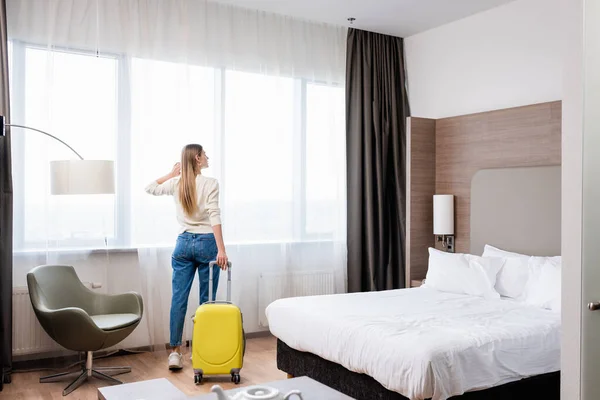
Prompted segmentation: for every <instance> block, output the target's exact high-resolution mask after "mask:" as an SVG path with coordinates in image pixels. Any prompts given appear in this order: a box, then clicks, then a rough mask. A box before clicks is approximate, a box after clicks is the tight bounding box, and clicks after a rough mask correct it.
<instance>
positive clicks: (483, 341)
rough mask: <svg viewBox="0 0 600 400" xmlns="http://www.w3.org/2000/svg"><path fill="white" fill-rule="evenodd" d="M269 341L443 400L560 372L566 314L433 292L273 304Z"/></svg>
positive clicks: (411, 393) (405, 391) (412, 394)
mask: <svg viewBox="0 0 600 400" xmlns="http://www.w3.org/2000/svg"><path fill="white" fill-rule="evenodd" d="M266 315H267V318H268V321H269V327H270V330H271V332H272V334H273V335H275V336H276V337H277V338H279V339H280V340H282V341H283V342H285V343H286V344H287V345H288V346H290V347H291V348H293V349H296V350H299V351H306V352H310V353H313V354H316V355H318V356H320V357H322V358H324V359H326V360H329V361H332V362H335V363H338V364H341V365H342V366H344V367H346V368H347V369H349V370H351V371H354V372H358V373H364V374H367V375H370V376H371V377H373V378H374V379H375V380H377V381H378V382H380V383H381V384H382V385H383V386H384V387H385V388H387V389H389V390H392V391H395V392H399V393H401V394H402V395H404V396H406V397H408V398H409V399H428V398H432V399H433V400H444V399H447V398H449V397H451V396H454V395H460V394H462V393H464V392H467V391H472V390H481V389H485V388H489V387H492V386H497V385H501V384H504V383H508V382H510V381H515V380H519V379H522V378H525V377H529V376H532V375H539V374H544V373H548V372H554V371H558V370H559V369H560V314H559V313H555V312H553V311H549V310H544V309H541V308H537V307H533V306H528V305H525V304H523V303H518V302H516V301H513V300H507V299H498V300H485V299H483V298H480V297H474V296H469V295H457V294H451V293H442V292H438V291H436V290H434V289H429V288H412V289H401V290H390V291H382V292H368V293H351V294H342V295H330V296H313V297H299V298H289V299H281V300H277V301H275V302H274V303H272V304H270V305H269V306H268V308H267V310H266Z"/></svg>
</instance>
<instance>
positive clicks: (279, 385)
mask: <svg viewBox="0 0 600 400" xmlns="http://www.w3.org/2000/svg"><path fill="white" fill-rule="evenodd" d="M264 385H265V386H270V387H274V388H276V389H279V391H280V392H281V393H282V394H286V393H287V392H289V391H290V390H294V389H297V390H299V391H300V392H302V398H303V399H304V400H354V399H353V398H352V397H349V396H346V395H345V394H343V393H340V392H338V391H337V390H333V389H332V388H330V387H328V386H325V385H323V384H321V383H319V382H317V381H315V380H314V379H311V378H308V377H306V376H303V377H299V378H292V379H283V380H280V381H275V382H267V383H265V384H264ZM251 386H254V385H251ZM261 386H262V384H261ZM240 390H244V388H243V387H240V388H235V389H230V390H226V391H225V393H227V394H228V395H229V396H230V397H231V396H233V395H234V394H235V393H237V392H238V391H240ZM292 399H293V400H296V399H298V397H297V396H292ZM111 400H112V399H111ZM189 400H217V395H216V394H215V393H210V394H203V395H201V396H195V397H190V398H189Z"/></svg>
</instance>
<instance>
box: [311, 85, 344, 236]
mask: <svg viewBox="0 0 600 400" xmlns="http://www.w3.org/2000/svg"><path fill="white" fill-rule="evenodd" d="M344 101H345V100H344V89H343V88H341V87H333V86H326V85H319V84H307V87H306V233H307V234H309V235H311V234H328V233H331V232H333V231H334V230H335V229H337V227H336V218H337V212H336V209H337V205H338V204H339V201H340V198H339V196H340V190H339V187H338V186H339V185H338V181H339V179H338V178H339V177H340V176H343V174H345V172H344V171H345V169H344V168H345V165H344V164H343V163H340V158H339V154H340V152H344V153H345V151H346V149H345V102H344ZM340 168H341V169H340Z"/></svg>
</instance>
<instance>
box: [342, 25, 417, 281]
mask: <svg viewBox="0 0 600 400" xmlns="http://www.w3.org/2000/svg"><path fill="white" fill-rule="evenodd" d="M346 57H347V59H346V146H347V149H346V151H347V163H348V166H347V169H348V170H347V184H348V290H349V291H350V292H359V291H371V290H386V289H397V288H404V287H405V279H404V271H405V265H404V238H405V221H406V218H405V217H406V216H405V213H406V185H405V181H406V178H405V163H406V160H405V154H406V151H405V147H406V117H407V116H408V114H409V110H408V99H407V94H406V75H405V69H404V42H403V39H401V38H397V37H393V36H387V35H382V34H377V33H372V32H366V31H362V30H358V29H350V30H349V31H348V42H347V53H346Z"/></svg>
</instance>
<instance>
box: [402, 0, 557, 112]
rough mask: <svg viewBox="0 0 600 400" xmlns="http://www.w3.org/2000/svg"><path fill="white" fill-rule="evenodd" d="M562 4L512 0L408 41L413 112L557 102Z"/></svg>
mask: <svg viewBox="0 0 600 400" xmlns="http://www.w3.org/2000/svg"><path fill="white" fill-rule="evenodd" d="M561 32H562V21H561V0H517V1H514V2H512V3H508V4H506V5H503V6H500V7H497V8H494V9H491V10H489V11H486V12H483V13H480V14H476V15H473V16H471V17H468V18H465V19H462V20H459V21H455V22H453V23H450V24H447V25H444V26H441V27H438V28H435V29H432V30H429V31H426V32H423V33H420V34H417V35H414V36H411V37H408V38H406V40H405V43H406V62H407V68H408V86H409V99H410V107H411V115H413V116H416V117H426V118H442V117H449V116H455V115H464V114H470V113H474V112H482V111H489V110H494V109H500V108H509V107H516V106H521V105H528V104H535V103H543V102H547V101H555V100H561V98H562V60H563V53H562V52H561V47H560V43H561V40H562V38H561Z"/></svg>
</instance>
